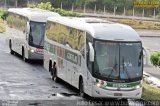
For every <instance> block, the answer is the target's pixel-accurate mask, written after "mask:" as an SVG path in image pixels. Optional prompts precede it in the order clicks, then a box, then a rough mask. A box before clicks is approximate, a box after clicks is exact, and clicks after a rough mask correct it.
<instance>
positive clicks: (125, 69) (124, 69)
mask: <svg viewBox="0 0 160 106" xmlns="http://www.w3.org/2000/svg"><path fill="white" fill-rule="evenodd" d="M122 64H123V71H125V72H126V74H127V77H128V79H129V80H131V77H130V75H129V73H128V70H127V68H126V67H125V66H124V57H123V58H122Z"/></svg>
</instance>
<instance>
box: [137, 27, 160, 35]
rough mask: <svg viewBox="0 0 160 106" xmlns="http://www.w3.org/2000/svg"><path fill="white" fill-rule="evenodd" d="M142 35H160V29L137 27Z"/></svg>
mask: <svg viewBox="0 0 160 106" xmlns="http://www.w3.org/2000/svg"><path fill="white" fill-rule="evenodd" d="M135 30H136V31H137V33H138V34H139V35H140V36H142V37H160V30H148V29H135Z"/></svg>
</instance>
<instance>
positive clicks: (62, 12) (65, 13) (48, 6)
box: [29, 2, 82, 17]
mask: <svg viewBox="0 0 160 106" xmlns="http://www.w3.org/2000/svg"><path fill="white" fill-rule="evenodd" d="M29 7H31V8H40V9H45V10H49V11H53V12H57V13H59V14H60V15H62V16H74V17H81V16H82V15H81V14H78V13H74V12H72V11H66V10H63V9H62V10H61V9H60V8H54V7H52V4H51V3H50V2H46V3H40V4H37V5H30V6H29Z"/></svg>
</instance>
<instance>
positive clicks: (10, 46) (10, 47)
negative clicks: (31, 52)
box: [9, 41, 14, 54]
mask: <svg viewBox="0 0 160 106" xmlns="http://www.w3.org/2000/svg"><path fill="white" fill-rule="evenodd" d="M9 49H10V54H14V51H13V50H12V43H11V41H9Z"/></svg>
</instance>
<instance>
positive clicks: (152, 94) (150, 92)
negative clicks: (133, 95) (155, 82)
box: [142, 82, 160, 101]
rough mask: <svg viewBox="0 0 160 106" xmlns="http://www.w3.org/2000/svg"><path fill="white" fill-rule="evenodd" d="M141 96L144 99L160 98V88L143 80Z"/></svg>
mask: <svg viewBox="0 0 160 106" xmlns="http://www.w3.org/2000/svg"><path fill="white" fill-rule="evenodd" d="M142 98H143V99H144V100H158V101H159V100H160V88H157V87H155V86H152V85H149V84H147V83H145V82H144V84H143V93H142Z"/></svg>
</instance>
